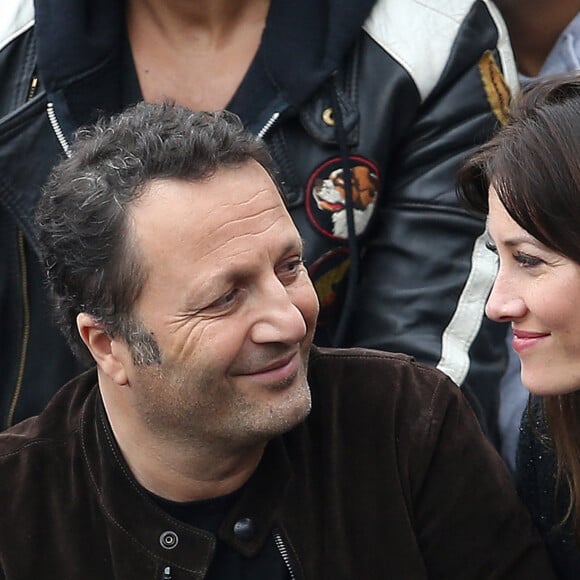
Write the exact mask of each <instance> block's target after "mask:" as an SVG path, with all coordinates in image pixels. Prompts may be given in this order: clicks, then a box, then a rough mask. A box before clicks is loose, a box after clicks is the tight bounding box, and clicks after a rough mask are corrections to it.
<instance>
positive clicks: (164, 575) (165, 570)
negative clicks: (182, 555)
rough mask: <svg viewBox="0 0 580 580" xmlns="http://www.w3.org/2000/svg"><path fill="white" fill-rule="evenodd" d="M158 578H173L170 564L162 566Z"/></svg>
mask: <svg viewBox="0 0 580 580" xmlns="http://www.w3.org/2000/svg"><path fill="white" fill-rule="evenodd" d="M160 580H173V574H172V573H171V566H163V570H162V571H161V578H160Z"/></svg>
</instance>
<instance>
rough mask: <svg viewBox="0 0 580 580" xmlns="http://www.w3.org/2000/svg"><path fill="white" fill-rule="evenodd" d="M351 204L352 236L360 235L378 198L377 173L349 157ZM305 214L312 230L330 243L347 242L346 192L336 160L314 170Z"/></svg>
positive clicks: (362, 161) (366, 162) (369, 164)
mask: <svg viewBox="0 0 580 580" xmlns="http://www.w3.org/2000/svg"><path fill="white" fill-rule="evenodd" d="M349 160H350V162H351V183H352V201H353V209H354V222H355V232H356V235H357V236H360V235H361V234H363V233H364V232H365V230H366V228H367V226H368V224H369V222H370V219H371V217H372V215H373V213H374V211H375V206H376V203H377V199H378V195H379V188H380V186H379V171H378V169H377V166H376V165H375V164H374V163H373V162H372V161H370V160H368V159H365V158H364V157H359V156H356V155H351V156H350V157H349ZM306 211H307V213H308V217H309V219H310V221H311V223H312V224H313V225H314V227H315V228H316V229H317V230H318V231H319V232H322V233H323V234H324V235H325V236H328V237H330V238H333V239H338V240H346V239H348V228H347V221H346V188H345V183H344V168H343V163H342V159H341V158H340V157H333V158H332V159H328V160H327V161H325V162H324V163H323V164H322V165H320V166H319V167H317V168H316V170H315V171H314V173H313V174H312V175H311V176H310V179H309V180H308V184H307V186H306Z"/></svg>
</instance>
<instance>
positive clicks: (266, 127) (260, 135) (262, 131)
mask: <svg viewBox="0 0 580 580" xmlns="http://www.w3.org/2000/svg"><path fill="white" fill-rule="evenodd" d="M279 118H280V113H278V112H276V113H273V114H272V116H271V117H270V118H269V119H268V121H267V122H266V124H265V125H264V126H263V127H262V128H261V129H260V130H259V131H258V135H257V137H258V139H263V138H264V137H265V136H266V133H267V132H268V131H269V130H270V129H271V128H272V127H273V126H274V124H275V123H276V121H277V120H278V119H279Z"/></svg>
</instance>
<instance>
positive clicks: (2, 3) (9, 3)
mask: <svg viewBox="0 0 580 580" xmlns="http://www.w3.org/2000/svg"><path fill="white" fill-rule="evenodd" d="M33 24H34V4H33V0H0V50H2V49H3V48H4V47H5V46H6V45H7V44H9V43H10V42H12V40H14V39H15V38H16V37H17V36H18V35H19V34H22V33H23V32H24V31H25V30H27V29H28V28H30V27H31V26H32V25H33Z"/></svg>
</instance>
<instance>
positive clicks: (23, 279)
mask: <svg viewBox="0 0 580 580" xmlns="http://www.w3.org/2000/svg"><path fill="white" fill-rule="evenodd" d="M17 236H18V241H17V243H18V263H19V265H20V286H21V288H22V317H23V318H24V329H23V331H22V344H21V347H20V361H19V363H18V375H17V377H16V386H15V387H14V393H13V394H12V400H11V401H10V407H9V408H8V415H7V417H6V425H5V427H10V426H11V425H12V423H13V421H14V414H15V412H16V405H17V403H18V399H19V398H20V391H21V390H22V382H23V380H24V369H25V367H26V358H27V355H28V341H29V339H30V304H29V302H28V274H27V271H26V250H25V248H24V234H23V233H22V231H20V230H19V231H18V234H17Z"/></svg>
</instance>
